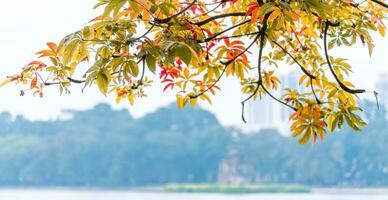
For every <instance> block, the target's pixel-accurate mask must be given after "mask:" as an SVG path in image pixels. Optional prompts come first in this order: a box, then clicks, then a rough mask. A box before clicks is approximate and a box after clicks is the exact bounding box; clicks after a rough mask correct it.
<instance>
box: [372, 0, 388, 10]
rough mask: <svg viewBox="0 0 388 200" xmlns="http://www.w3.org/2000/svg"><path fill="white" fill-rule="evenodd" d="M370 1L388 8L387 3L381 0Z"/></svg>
mask: <svg viewBox="0 0 388 200" xmlns="http://www.w3.org/2000/svg"><path fill="white" fill-rule="evenodd" d="M371 1H372V2H374V3H377V4H379V5H380V6H383V7H384V8H387V9H388V4H386V3H384V2H382V1H378V0H371Z"/></svg>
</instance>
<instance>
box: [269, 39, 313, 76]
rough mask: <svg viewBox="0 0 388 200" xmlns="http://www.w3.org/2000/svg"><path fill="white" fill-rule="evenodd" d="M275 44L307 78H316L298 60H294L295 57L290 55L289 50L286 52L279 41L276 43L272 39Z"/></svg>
mask: <svg viewBox="0 0 388 200" xmlns="http://www.w3.org/2000/svg"><path fill="white" fill-rule="evenodd" d="M272 42H273V43H274V44H275V45H276V46H278V47H279V48H280V49H281V50H282V51H283V52H284V53H286V54H287V55H288V56H289V57H290V58H291V59H292V60H293V61H294V62H295V63H296V64H297V65H298V66H299V68H300V69H301V70H302V71H303V73H304V74H306V75H307V76H308V77H309V78H311V79H316V77H315V76H314V75H312V74H310V73H309V72H308V71H307V70H306V69H305V68H304V67H303V66H302V64H300V63H299V61H298V60H296V58H295V57H294V56H293V55H291V53H290V52H288V51H287V50H286V49H285V48H284V47H283V46H282V45H280V44H279V43H277V42H276V41H272Z"/></svg>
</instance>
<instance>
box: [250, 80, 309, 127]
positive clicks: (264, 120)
mask: <svg viewBox="0 0 388 200" xmlns="http://www.w3.org/2000/svg"><path fill="white" fill-rule="evenodd" d="M278 77H279V79H280V81H281V82H280V88H279V89H278V90H277V91H271V93H272V94H273V95H274V96H275V97H276V98H279V99H281V97H282V96H283V94H284V93H285V89H286V88H292V89H297V90H298V91H299V92H303V90H304V89H303V87H300V86H299V83H298V82H299V77H300V76H299V74H298V73H288V74H284V75H279V76H278ZM245 112H246V117H247V123H248V125H247V130H246V131H247V132H257V131H259V130H262V129H276V130H277V131H279V132H280V133H282V134H289V133H290V131H289V127H290V122H289V120H288V119H289V116H290V115H291V114H292V112H293V110H291V109H290V108H288V107H286V106H284V105H282V104H280V103H279V102H277V101H275V100H274V99H272V98H271V97H270V96H268V95H263V96H262V98H261V99H260V98H258V99H257V100H256V101H253V100H251V101H249V102H248V103H247V108H246V111H245Z"/></svg>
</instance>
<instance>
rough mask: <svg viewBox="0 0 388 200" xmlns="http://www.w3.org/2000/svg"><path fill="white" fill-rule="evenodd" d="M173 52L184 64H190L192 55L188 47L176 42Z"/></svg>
mask: <svg viewBox="0 0 388 200" xmlns="http://www.w3.org/2000/svg"><path fill="white" fill-rule="evenodd" d="M175 53H176V55H178V57H179V58H180V59H181V60H182V61H183V62H184V63H185V64H186V65H190V61H191V57H192V55H191V51H190V49H189V47H187V46H185V45H181V44H178V45H177V46H176V50H175Z"/></svg>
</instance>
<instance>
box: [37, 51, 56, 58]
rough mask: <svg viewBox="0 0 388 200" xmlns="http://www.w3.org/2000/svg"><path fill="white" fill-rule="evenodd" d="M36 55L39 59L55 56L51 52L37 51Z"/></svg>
mask: <svg viewBox="0 0 388 200" xmlns="http://www.w3.org/2000/svg"><path fill="white" fill-rule="evenodd" d="M36 54H41V55H40V56H39V58H42V57H47V56H55V53H54V52H53V51H51V50H43V51H39V52H38V53H36Z"/></svg>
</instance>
